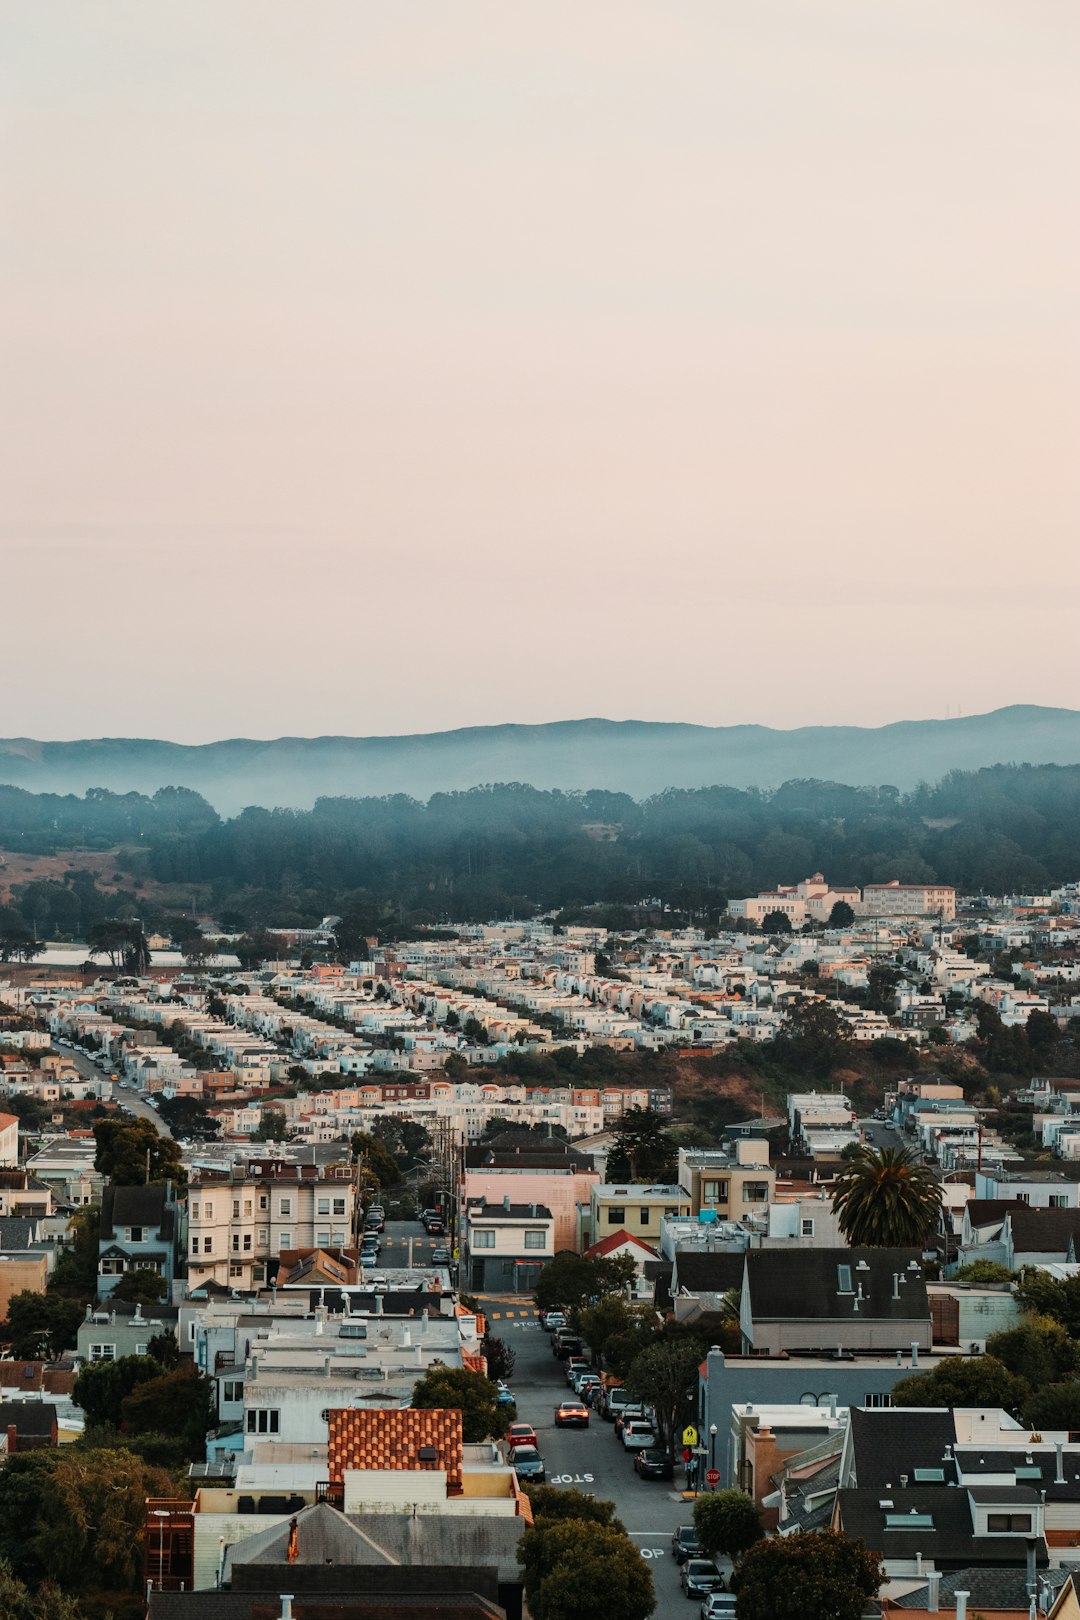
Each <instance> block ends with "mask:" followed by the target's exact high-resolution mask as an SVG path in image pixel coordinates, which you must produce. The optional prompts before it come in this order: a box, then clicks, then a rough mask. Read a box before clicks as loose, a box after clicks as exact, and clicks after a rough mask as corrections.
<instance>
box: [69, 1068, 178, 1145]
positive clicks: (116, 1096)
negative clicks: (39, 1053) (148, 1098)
mask: <svg viewBox="0 0 1080 1620" xmlns="http://www.w3.org/2000/svg"><path fill="white" fill-rule="evenodd" d="M60 1051H61V1052H63V1054H64V1056H65V1057H69V1058H70V1059H71V1061H72V1062H73V1063H74V1065H75V1067H76V1068H77V1069H78V1071H79V1073H80V1074H81V1075H82V1076H83V1078H84V1079H86V1080H100V1079H101V1078H102V1075H101V1070H100V1069H99V1068H98V1067H97V1065H96V1064H95V1063H92V1062H91V1061H90V1059H89V1058H88V1057H84V1055H83V1053H82V1052H77V1051H75V1049H74V1048H73V1047H71V1046H62V1047H61V1048H60ZM110 1093H111V1097H112V1101H113V1102H115V1103H123V1105H124V1107H125V1108H130V1110H131V1112H132V1113H133V1114H135V1115H136V1116H137V1117H138V1118H139V1119H148V1120H149V1121H150V1122H151V1124H152V1125H153V1126H154V1128H155V1130H156V1131H157V1133H158V1135H159V1136H169V1137H171V1136H172V1131H170V1129H169V1127H168V1126H167V1125H166V1123H165V1121H164V1120H163V1119H162V1118H161V1115H160V1114H159V1113H158V1111H157V1109H156V1108H151V1107H150V1104H149V1103H146V1102H143V1100H142V1098H141V1097H140V1096H139V1095H138V1093H137V1092H134V1091H131V1090H129V1089H128V1087H126V1086H121V1085H118V1084H113V1085H112V1086H111V1087H110Z"/></svg>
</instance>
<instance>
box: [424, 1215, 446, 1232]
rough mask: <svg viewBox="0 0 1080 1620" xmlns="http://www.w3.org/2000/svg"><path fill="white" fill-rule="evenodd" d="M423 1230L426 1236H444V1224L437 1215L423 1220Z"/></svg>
mask: <svg viewBox="0 0 1080 1620" xmlns="http://www.w3.org/2000/svg"><path fill="white" fill-rule="evenodd" d="M424 1231H425V1232H426V1233H427V1235H428V1237H444V1236H445V1234H446V1226H445V1224H444V1222H443V1221H442V1220H441V1219H440V1218H439V1216H438V1215H433V1216H432V1217H431V1219H430V1220H427V1221H425V1222H424Z"/></svg>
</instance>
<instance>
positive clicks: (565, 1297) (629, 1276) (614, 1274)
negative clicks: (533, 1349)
mask: <svg viewBox="0 0 1080 1620" xmlns="http://www.w3.org/2000/svg"><path fill="white" fill-rule="evenodd" d="M636 1275H637V1267H636V1266H635V1265H634V1262H633V1260H632V1259H631V1257H630V1256H629V1255H627V1254H621V1255H616V1256H614V1257H613V1258H610V1257H605V1258H603V1259H601V1260H593V1259H590V1258H589V1257H588V1256H586V1255H583V1254H557V1255H556V1256H555V1258H554V1260H553V1261H552V1262H551V1264H550V1265H549V1266H545V1267H544V1269H543V1271H541V1273H540V1275H539V1277H538V1278H537V1279H536V1292H535V1294H534V1296H533V1297H534V1299H535V1300H536V1303H537V1305H538V1306H539V1308H540V1310H542V1311H555V1310H565V1311H572V1310H573V1309H574V1308H575V1307H579V1308H580V1307H582V1306H584V1305H590V1304H592V1303H594V1302H595V1301H596V1300H600V1299H603V1298H604V1297H605V1295H607V1294H617V1293H622V1292H623V1291H624V1290H625V1288H626V1285H627V1283H629V1282H631V1281H632V1280H633V1279H634V1277H636Z"/></svg>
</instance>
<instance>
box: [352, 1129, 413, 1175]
mask: <svg viewBox="0 0 1080 1620" xmlns="http://www.w3.org/2000/svg"><path fill="white" fill-rule="evenodd" d="M350 1146H351V1148H352V1156H353V1163H354V1164H356V1163H357V1162H358V1161H359V1163H361V1164H362V1165H363V1166H364V1168H365V1169H366V1170H370V1171H371V1173H372V1175H373V1176H374V1177H375V1178H376V1180H377V1181H378V1183H379V1186H380V1187H396V1186H397V1184H398V1182H399V1181H400V1180H401V1168H400V1166H399V1164H398V1162H397V1160H396V1159H395V1158H394V1155H393V1154H392V1153H391V1152H390V1150H389V1148H388V1147H387V1146H386V1144H385V1142H380V1141H379V1138H378V1137H377V1136H372V1135H371V1134H370V1132H368V1131H354V1132H353V1135H352V1139H351V1142H350Z"/></svg>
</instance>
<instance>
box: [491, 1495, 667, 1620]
mask: <svg viewBox="0 0 1080 1620" xmlns="http://www.w3.org/2000/svg"><path fill="white" fill-rule="evenodd" d="M518 1562H519V1563H520V1564H521V1565H522V1569H523V1571H524V1578H525V1596H526V1599H527V1600H528V1605H529V1612H530V1614H531V1615H532V1616H533V1620H648V1616H649V1615H651V1614H652V1612H653V1608H654V1606H655V1602H656V1599H655V1595H654V1592H653V1580H652V1574H651V1573H650V1570H649V1566H648V1564H646V1562H645V1560H644V1559H643V1558H642V1556H641V1554H640V1553H639V1552H638V1550H637V1548H636V1547H635V1545H634V1543H633V1542H632V1541H631V1540H630V1538H629V1536H627V1535H626V1533H625V1532H624V1531H622V1530H619V1529H616V1528H615V1527H614V1526H613V1525H610V1524H598V1523H596V1522H595V1520H593V1519H570V1518H551V1517H548V1518H542V1517H541V1518H538V1519H537V1521H536V1523H535V1525H534V1526H533V1528H532V1529H531V1530H526V1532H525V1534H524V1535H523V1536H522V1538H521V1541H520V1542H519V1544H518Z"/></svg>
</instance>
